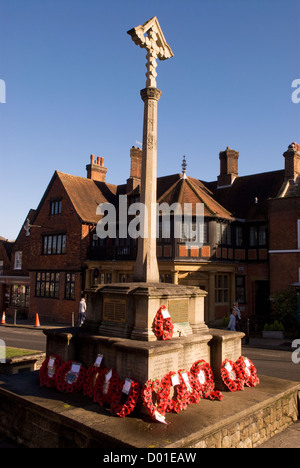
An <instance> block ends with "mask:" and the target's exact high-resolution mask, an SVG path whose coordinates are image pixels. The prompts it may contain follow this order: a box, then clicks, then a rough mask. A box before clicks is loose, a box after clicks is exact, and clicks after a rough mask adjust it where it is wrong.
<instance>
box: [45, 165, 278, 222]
mask: <svg viewBox="0 0 300 468" xmlns="http://www.w3.org/2000/svg"><path fill="white" fill-rule="evenodd" d="M55 176H57V177H58V178H59V180H60V181H61V183H62V185H63V187H64V189H65V190H66V192H67V194H68V196H69V198H70V200H71V202H72V204H73V206H74V209H75V211H76V212H77V214H78V216H79V217H80V219H81V220H82V221H83V222H87V223H97V222H98V221H99V216H97V215H96V209H97V206H98V205H99V204H100V203H112V204H113V205H114V206H116V207H117V206H118V201H119V200H118V197H119V195H121V194H123V195H124V194H126V184H124V185H113V184H108V183H106V182H97V181H94V180H91V179H88V178H84V177H78V176H73V175H69V174H64V173H62V172H56V173H55V175H54V177H55ZM283 182H284V171H275V172H267V173H263V174H254V175H250V176H245V177H237V178H236V179H235V180H234V182H233V184H232V185H231V186H230V187H225V188H220V189H218V187H217V182H203V181H201V180H199V179H195V178H193V177H189V176H185V177H182V174H173V175H169V176H165V177H159V178H158V179H157V201H158V203H163V202H165V203H168V204H169V205H172V204H173V203H180V204H181V206H182V208H183V204H184V203H192V204H193V208H195V204H196V203H203V204H204V215H205V216H206V217H218V218H222V219H227V220H234V219H235V218H241V219H248V220H255V219H256V220H260V219H261V220H262V219H266V216H267V201H268V199H269V198H275V197H276V196H277V195H278V193H279V191H280V188H281V187H282V184H283ZM50 185H51V183H50ZM139 191H140V187H139V186H138V187H136V188H135V189H134V190H133V191H132V192H131V193H130V195H138V194H139ZM194 213H195V209H194Z"/></svg>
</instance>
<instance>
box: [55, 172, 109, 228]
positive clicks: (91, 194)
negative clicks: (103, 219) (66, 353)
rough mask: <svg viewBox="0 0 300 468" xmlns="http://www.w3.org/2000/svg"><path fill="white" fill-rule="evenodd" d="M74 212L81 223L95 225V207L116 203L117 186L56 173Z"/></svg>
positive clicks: (97, 217)
mask: <svg viewBox="0 0 300 468" xmlns="http://www.w3.org/2000/svg"><path fill="white" fill-rule="evenodd" d="M57 175H58V177H59V179H60V181H61V183H62V184H63V186H64V188H65V190H66V192H67V194H68V196H69V198H70V200H71V202H72V204H73V206H74V209H75V211H76V212H77V214H78V216H79V217H80V219H81V220H82V221H83V222H87V223H97V222H98V221H99V216H97V215H96V209H97V206H98V205H99V204H100V203H112V204H116V203H117V193H118V186H117V185H112V184H107V183H105V182H96V181H94V180H91V179H87V178H84V177H78V176H73V175H70V174H63V173H62V172H57Z"/></svg>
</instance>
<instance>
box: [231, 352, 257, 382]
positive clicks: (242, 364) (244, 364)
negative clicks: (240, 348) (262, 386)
mask: <svg viewBox="0 0 300 468" xmlns="http://www.w3.org/2000/svg"><path fill="white" fill-rule="evenodd" d="M236 365H237V367H238V369H239V371H240V373H241V375H242V377H243V379H244V382H245V385H246V386H247V387H256V386H257V385H259V378H258V376H257V370H256V368H255V366H254V364H253V362H252V361H250V359H248V358H247V357H244V356H241V357H240V358H239V359H238V360H237V361H236Z"/></svg>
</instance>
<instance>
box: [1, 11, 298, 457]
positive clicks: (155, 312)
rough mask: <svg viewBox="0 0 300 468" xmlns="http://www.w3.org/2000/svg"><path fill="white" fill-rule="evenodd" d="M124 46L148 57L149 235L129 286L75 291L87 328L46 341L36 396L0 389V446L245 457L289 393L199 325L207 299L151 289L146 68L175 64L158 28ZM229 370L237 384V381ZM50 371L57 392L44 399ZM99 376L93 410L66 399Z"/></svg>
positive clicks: (292, 406)
mask: <svg viewBox="0 0 300 468" xmlns="http://www.w3.org/2000/svg"><path fill="white" fill-rule="evenodd" d="M128 34H129V35H130V37H131V38H132V40H133V41H134V43H135V44H136V45H138V46H139V47H141V48H142V49H145V50H146V52H147V55H146V59H147V63H146V68H147V73H146V78H147V79H146V87H145V88H144V89H142V90H141V91H140V95H141V98H142V100H143V103H144V118H143V145H142V179H141V200H140V202H141V203H142V204H143V205H144V206H145V207H146V209H145V211H144V216H145V217H147V218H145V219H144V220H143V226H144V228H145V230H147V232H145V233H144V234H145V235H144V236H140V237H139V239H138V253H137V260H136V266H135V270H134V281H133V282H131V283H116V284H107V285H99V286H96V287H94V288H91V289H90V290H88V291H85V293H86V296H87V318H86V321H85V323H84V325H83V326H82V327H80V328H79V327H73V328H65V329H62V328H60V329H49V330H45V334H46V335H47V350H46V355H47V365H46V366H44V368H43V371H44V372H45V381H44V382H42V383H43V384H44V385H40V383H41V382H40V380H39V375H38V373H34V375H29V376H26V377H25V376H23V380H21V378H20V376H15V378H14V379H13V378H7V379H3V381H2V380H1V382H0V398H1V401H3V405H2V407H1V409H0V416H1V417H2V421H4V423H3V424H4V425H6V427H7V435H9V436H12V434H13V433H18V437H19V440H22V442H23V443H24V445H26V446H29V447H83V448H96V447H99V448H103V449H137V448H144V449H147V448H149V447H152V448H155V449H159V448H164V449H171V448H172V449H175V448H177V449H180V448H181V449H183V448H206V447H217V448H227V447H247V448H250V447H255V446H258V445H259V444H260V443H262V442H264V441H265V440H267V439H269V438H270V437H272V436H273V435H275V434H276V433H278V432H280V431H281V430H283V429H285V428H286V427H288V426H289V425H290V424H292V423H293V422H294V421H295V420H296V419H297V417H298V400H297V398H298V390H299V385H296V384H295V383H292V382H288V381H284V380H280V379H273V378H270V377H265V376H259V377H257V376H256V372H255V368H254V366H253V364H252V363H249V361H248V360H247V359H246V358H244V357H243V356H242V339H243V337H244V334H243V333H241V332H232V331H228V330H220V329H211V328H208V326H207V325H206V324H205V321H204V300H205V296H206V292H205V291H203V290H201V289H200V288H198V287H196V286H183V285H178V284H166V283H160V282H159V272H158V265H157V255H156V236H155V233H156V212H155V210H154V209H153V206H156V202H157V194H156V179H157V157H159V155H157V136H158V131H157V114H158V102H159V99H160V98H161V95H162V92H161V91H160V90H159V89H158V88H157V84H156V77H157V72H156V68H157V60H162V61H164V60H168V59H171V58H172V57H173V52H172V50H171V47H170V46H169V45H168V43H167V41H166V39H165V37H164V34H163V32H162V29H161V26H160V24H159V22H158V19H157V18H156V17H154V18H152V19H150V20H149V21H147V22H146V23H145V24H143V25H140V26H138V27H135V28H133V29H131V30H129V31H128ZM58 363H59V364H60V366H61V367H60V369H61V370H60V371H58V367H57V368H56V366H58ZM64 363H65V367H63V366H64ZM70 363H71V364H70ZM224 363H225V364H224ZM66 364H68V366H67V365H66ZM101 366H102V367H101ZM235 366H237V367H235ZM102 368H103V369H105V370H103V372H102V374H101V370H100V369H102ZM62 369H63V370H64V372H63V370H62ZM237 369H239V370H240V372H242V373H243V375H244V380H243V379H242V378H241V379H240V380H239V377H238V370H237ZM56 371H58V373H59V372H60V377H61V378H62V381H61V384H60V385H58V387H57V388H51V387H53V386H52V385H50V382H51V378H52V377H53V375H54V373H55V372H56ZM207 372H208V373H207ZM99 376H101V378H102V381H101V384H99V385H100V387H99V388H100V390H101V391H100V390H99V391H100V393H101V392H102V393H101V395H98V397H99V398H98V399H97V398H96V397H95V392H94V393H93V396H94V398H92V399H91V398H90V397H91V396H92V395H91V394H89V391H88V390H86V391H83V392H82V391H74V392H73V391H72V389H73V388H75V384H76V385H77V386H78V387H79V384H80V385H81V387H80V388H81V389H82V388H85V382H86V381H87V379H88V378H90V379H91V382H90V386H91V387H93V385H96V383H97V381H98V380H99V378H100V377H99ZM224 376H227V377H228V378H227V379H226V378H224ZM239 376H240V374H239ZM250 377H251V379H252V380H250ZM114 379H115V380H116V381H118V382H122V386H121V387H122V388H121V387H120V386H119V388H121V392H122V398H123V399H122V404H121V403H120V402H116V401H115V403H116V405H117V403H118V404H119V406H118V405H117V406H118V411H119V413H118V411H109V410H108V407H109V404H108V403H109V402H108V399H107V398H108V394H109V390H108V389H109V388H110V384H111V383H112V382H113V381H114ZM58 380H59V379H58ZM206 380H207V382H206ZM208 381H209V382H208ZM229 381H230V382H229ZM239 382H240V383H239ZM193 383H195V385H196V387H197V388H198V393H197V392H196V391H194V390H193V389H192V387H193ZM206 383H207V386H206V387H205V385H206ZM48 384H49V385H48ZM199 384H200V390H199ZM134 385H136V387H135V388H136V389H138V390H136V392H134V391H133V387H134ZM72 386H73V387H72ZM116 387H117V384H115V389H116ZM176 387H177V388H176ZM99 388H98V389H99ZM179 388H180V389H181V390H182V389H183V388H184V391H183V390H182V392H183V394H184V396H182V400H184V402H185V403H184V404H181V406H180V405H179V406H180V408H179V409H178V407H176V403H177V402H178V401H179V400H180V391H181V390H180V391H179ZM193 388H194V387H193ZM104 389H106V390H104ZM163 391H167V392H168V395H167V397H166V399H167V400H168V399H169V400H168V401H169V402H170V400H172V401H173V403H172V404H171V406H170V405H169V409H170V411H168V412H167V411H166V405H163V404H162V401H163V397H162V396H161V394H162V393H161V392H163ZM139 392H141V393H139ZM124 394H126V395H127V396H128V395H131V400H132V401H133V400H134V398H135V401H134V405H133V406H134V408H132V411H129V413H130V414H128V413H126V414H125V413H124V412H123V413H122V411H123V410H124V408H125V406H126V398H125V399H124ZM155 394H156V398H155ZM140 395H142V396H143V398H142V399H143V402H142V401H139V400H140ZM146 395H147V398H148V400H147V404H145V399H146ZM120 398H121V397H120ZM128 400H129V397H128ZM128 400H127V401H128ZM120 401H121V400H120ZM99 402H101V404H100V405H99V404H98V403H99ZM181 403H182V402H181ZM172 405H173V406H172ZM112 407H113V404H112V406H110V409H111V408H112ZM115 407H116V406H115ZM150 407H151V408H152V410H151V411H148V412H147V411H146V409H149V408H150ZM177 409H178V411H177ZM166 412H167V414H166ZM116 415H117V416H120V415H121V416H127V417H116Z"/></svg>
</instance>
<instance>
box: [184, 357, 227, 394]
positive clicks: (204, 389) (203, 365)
mask: <svg viewBox="0 0 300 468" xmlns="http://www.w3.org/2000/svg"><path fill="white" fill-rule="evenodd" d="M190 372H191V374H192V375H193V376H194V377H195V378H194V386H195V393H196V394H198V395H199V397H200V398H208V399H209V400H222V399H223V395H222V393H221V392H219V391H218V390H215V384H214V375H213V371H212V369H211V367H210V365H209V364H208V362H206V361H204V359H200V360H199V361H196V362H194V364H193V365H192V367H191V369H190Z"/></svg>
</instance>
